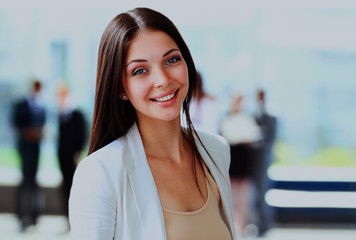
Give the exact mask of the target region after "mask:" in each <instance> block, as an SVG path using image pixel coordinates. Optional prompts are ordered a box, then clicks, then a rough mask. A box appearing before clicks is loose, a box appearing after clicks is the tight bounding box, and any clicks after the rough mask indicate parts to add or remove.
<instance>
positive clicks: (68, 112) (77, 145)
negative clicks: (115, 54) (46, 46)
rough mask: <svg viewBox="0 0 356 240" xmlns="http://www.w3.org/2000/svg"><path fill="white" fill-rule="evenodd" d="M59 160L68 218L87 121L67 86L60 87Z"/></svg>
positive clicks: (84, 140)
mask: <svg viewBox="0 0 356 240" xmlns="http://www.w3.org/2000/svg"><path fill="white" fill-rule="evenodd" d="M57 95H58V107H59V116H58V150H57V155H58V160H59V166H60V170H61V173H62V177H63V181H62V186H61V189H62V195H63V202H64V210H65V214H66V215H67V216H68V200H69V193H70V189H71V187H72V181H73V175H74V171H75V168H76V166H77V163H78V160H79V157H80V154H81V153H82V151H83V149H84V147H85V143H86V138H87V136H86V121H85V118H84V115H83V113H82V112H81V111H80V110H79V109H78V108H75V106H74V105H73V102H72V101H71V95H70V91H69V88H68V87H67V86H66V85H65V84H61V85H60V86H59V87H58V93H57Z"/></svg>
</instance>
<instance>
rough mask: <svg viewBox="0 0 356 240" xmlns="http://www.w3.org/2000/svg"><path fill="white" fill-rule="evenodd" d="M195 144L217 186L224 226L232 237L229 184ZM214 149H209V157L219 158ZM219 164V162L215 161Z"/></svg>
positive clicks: (217, 166) (232, 223)
mask: <svg viewBox="0 0 356 240" xmlns="http://www.w3.org/2000/svg"><path fill="white" fill-rule="evenodd" d="M196 142H197V143H198V144H197V145H198V151H199V153H200V155H201V157H202V158H203V160H204V162H205V164H206V166H207V167H208V168H209V170H210V173H211V175H212V176H213V178H214V180H215V182H216V185H217V186H218V189H219V193H220V196H221V197H220V199H221V203H222V207H223V211H224V215H225V219H226V221H227V222H226V224H228V227H229V229H230V232H231V234H232V235H233V232H234V229H235V227H234V220H233V216H232V209H230V208H229V207H228V206H231V202H230V201H231V199H230V196H231V195H230V189H229V186H230V185H229V184H228V183H227V182H226V180H225V178H224V176H223V174H222V172H221V169H219V167H221V166H219V165H217V164H215V163H214V162H213V160H212V159H211V158H210V157H209V155H208V154H207V153H206V151H205V149H204V148H203V146H202V145H201V144H200V143H199V141H198V140H196ZM214 150H215V149H209V150H208V151H209V153H210V155H211V156H212V157H213V158H214V157H217V156H219V154H216V153H215V151H214ZM217 162H219V161H217Z"/></svg>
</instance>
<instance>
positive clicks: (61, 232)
mask: <svg viewBox="0 0 356 240" xmlns="http://www.w3.org/2000/svg"><path fill="white" fill-rule="evenodd" d="M18 230H19V228H18V222H17V220H16V218H15V216H14V215H13V214H0V240H22V239H24V240H48V239H51V240H69V232H68V226H67V221H66V219H65V218H64V217H62V216H43V217H41V218H40V219H39V222H38V225H37V226H36V227H30V228H29V229H27V230H26V232H24V233H20V232H19V231H18ZM249 239H254V238H249ZM258 239H260V240H286V239H288V240H294V239H295V240H300V239H303V240H309V239H310V240H355V239H356V228H353V229H351V228H348V229H346V228H340V226H339V227H337V228H336V227H335V228H325V226H324V227H322V226H321V227H319V228H310V227H304V228H301V227H296V226H294V227H283V228H282V227H279V228H273V229H271V230H270V231H269V232H268V233H267V235H266V236H265V237H263V238H258Z"/></svg>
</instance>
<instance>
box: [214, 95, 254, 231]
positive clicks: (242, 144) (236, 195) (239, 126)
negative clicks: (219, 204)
mask: <svg viewBox="0 0 356 240" xmlns="http://www.w3.org/2000/svg"><path fill="white" fill-rule="evenodd" d="M243 101H244V96H243V95H242V94H240V93H236V94H233V96H232V99H231V106H230V110H229V113H228V114H227V116H226V117H225V118H223V119H222V121H221V134H222V136H223V137H225V138H226V139H227V141H228V142H229V144H230V151H231V165H230V169H229V173H230V179H231V187H232V198H233V207H234V217H235V221H236V229H237V232H238V234H239V236H240V237H244V236H245V235H248V233H247V232H246V231H247V228H246V227H247V226H248V223H249V220H250V208H251V207H252V206H251V205H250V201H251V193H252V190H253V188H252V186H253V185H252V174H253V168H254V164H255V162H256V156H257V155H256V145H257V144H258V143H259V141H260V140H261V130H260V128H259V127H258V125H257V124H256V122H255V120H254V118H253V116H251V115H249V114H247V113H246V112H245V109H244V104H243V103H244V102H243ZM253 234H254V233H253Z"/></svg>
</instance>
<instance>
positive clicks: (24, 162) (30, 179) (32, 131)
mask: <svg viewBox="0 0 356 240" xmlns="http://www.w3.org/2000/svg"><path fill="white" fill-rule="evenodd" d="M12 117H13V119H12V120H13V123H14V127H15V128H16V130H17V144H16V145H17V149H18V152H19V155H20V159H21V167H22V175H23V179H22V182H21V184H20V186H19V191H18V209H17V213H18V217H19V219H20V221H21V227H22V230H24V229H25V228H26V227H27V226H29V225H31V224H36V221H37V218H38V215H39V211H40V202H39V194H40V192H39V187H38V185H37V183H36V174H37V169H38V162H39V157H40V143H41V140H42V129H43V126H44V124H45V121H46V114H45V110H44V108H43V107H41V106H40V105H39V104H37V103H36V102H35V101H32V100H31V99H30V98H29V99H22V100H21V101H19V102H18V103H16V104H15V105H14V109H13V116H12Z"/></svg>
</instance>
